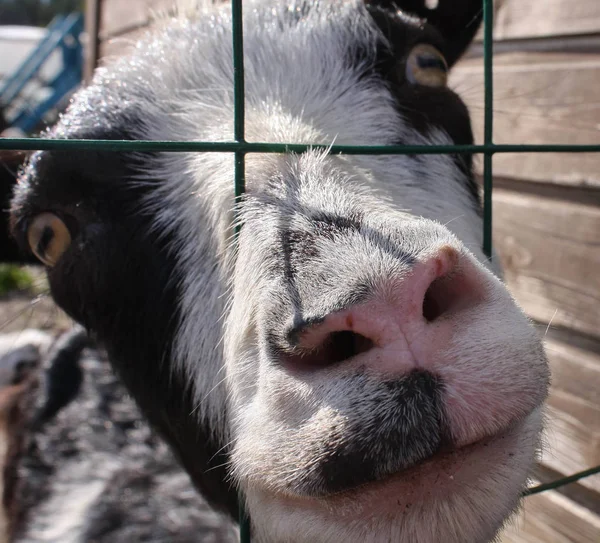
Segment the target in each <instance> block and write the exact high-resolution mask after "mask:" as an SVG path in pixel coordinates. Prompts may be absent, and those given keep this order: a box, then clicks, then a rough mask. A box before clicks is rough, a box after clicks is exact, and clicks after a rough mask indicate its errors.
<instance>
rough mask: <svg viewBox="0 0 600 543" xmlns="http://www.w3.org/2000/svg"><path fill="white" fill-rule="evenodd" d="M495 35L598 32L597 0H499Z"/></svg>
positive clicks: (521, 35) (554, 34)
mask: <svg viewBox="0 0 600 543" xmlns="http://www.w3.org/2000/svg"><path fill="white" fill-rule="evenodd" d="M495 4H496V6H495V7H496V9H495V24H494V38H495V39H498V40H507V39H512V38H531V37H546V36H568V35H578V34H592V33H596V32H600V2H598V0H499V1H496V2H495Z"/></svg>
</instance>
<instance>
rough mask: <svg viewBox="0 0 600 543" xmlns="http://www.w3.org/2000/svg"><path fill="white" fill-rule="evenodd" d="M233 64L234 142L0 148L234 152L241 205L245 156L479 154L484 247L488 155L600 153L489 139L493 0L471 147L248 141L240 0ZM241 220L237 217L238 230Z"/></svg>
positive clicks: (245, 523) (1, 144) (62, 142)
mask: <svg viewBox="0 0 600 543" xmlns="http://www.w3.org/2000/svg"><path fill="white" fill-rule="evenodd" d="M231 6H232V34H233V66H234V140H235V141H223V142H214V141H165V140H136V141H133V140H103V139H47V138H0V150H14V151H44V150H45V151H77V150H79V151H109V152H175V153H177V152H206V153H233V154H234V156H235V201H236V204H239V202H240V201H241V198H242V196H243V193H244V190H245V156H246V154H248V153H278V154H286V153H304V152H306V151H309V150H318V151H322V152H326V153H328V154H331V155H433V154H459V153H472V154H482V155H483V157H484V172H483V177H484V202H483V204H484V236H483V238H484V251H485V253H486V255H488V257H489V256H490V255H491V250H492V237H491V236H492V214H491V209H492V179H493V172H492V158H493V155H495V154H497V153H600V144H588V145H569V144H549V145H548V144H497V143H494V142H493V81H492V77H493V64H492V59H493V50H492V47H493V32H492V31H493V20H492V18H493V1H492V0H483V9H484V81H485V97H484V103H485V105H484V143H483V144H474V145H326V144H314V143H307V144H302V143H268V142H247V141H246V140H245V130H244V110H245V104H244V99H245V98H244V96H245V93H244V60H243V31H242V20H243V19H242V0H232V2H231ZM238 232H239V221H236V234H237V233H238ZM598 473H600V466H596V467H594V468H590V469H587V470H585V471H581V472H579V473H575V474H573V475H570V476H568V477H563V478H560V479H557V480H555V481H552V482H550V483H544V484H540V485H537V486H534V487H530V488H528V489H526V490H525V491H524V492H523V493H522V495H523V496H524V497H526V496H531V495H533V494H538V493H540V492H544V491H547V490H552V489H556V488H559V487H561V486H564V485H567V484H570V483H574V482H576V481H579V480H581V479H583V478H586V477H591V476H592V475H596V474H598ZM243 502H244V500H243V498H241V497H240V515H239V520H240V541H241V543H249V542H250V521H249V518H248V516H247V515H246V512H245V510H244V507H243Z"/></svg>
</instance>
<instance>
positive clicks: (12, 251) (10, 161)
mask: <svg viewBox="0 0 600 543" xmlns="http://www.w3.org/2000/svg"><path fill="white" fill-rule="evenodd" d="M26 158H27V154H26V153H22V152H20V151H0V262H13V263H18V264H25V263H28V264H37V263H38V262H37V260H36V259H35V258H33V257H32V256H31V255H24V254H23V253H22V251H21V250H20V249H19V247H18V245H17V243H16V242H15V240H14V239H13V238H12V236H11V235H10V233H9V211H8V210H9V208H10V200H11V198H12V194H13V190H14V188H15V185H16V183H17V171H18V170H19V168H20V167H21V165H22V164H23V162H24V161H25V159H26Z"/></svg>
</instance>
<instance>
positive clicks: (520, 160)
mask: <svg viewBox="0 0 600 543" xmlns="http://www.w3.org/2000/svg"><path fill="white" fill-rule="evenodd" d="M599 5H600V2H599ZM450 86H451V88H453V89H454V90H455V91H456V92H458V94H459V95H461V97H462V98H463V99H464V100H465V102H466V103H467V105H468V107H469V110H470V112H471V116H472V123H473V130H474V134H475V140H476V142H478V143H481V142H483V113H484V110H483V106H484V99H483V86H484V80H483V64H482V61H481V59H466V60H464V61H462V62H461V63H459V65H457V67H456V68H455V70H454V71H453V73H452V74H451V78H450ZM598 88H600V54H596V55H579V54H564V53H546V54H542V53H509V54H504V55H496V56H495V58H494V142H495V143H510V144H526V143H527V144H553V143H557V144H600V93H599V92H598ZM480 163H481V161H480ZM494 170H495V173H496V174H497V175H501V176H506V177H513V178H519V179H528V180H534V181H541V182H552V183H561V184H569V185H574V186H594V187H598V188H600V154H591V153H590V154H576V153H567V154H560V153H543V154H498V155H496V156H495V159H494Z"/></svg>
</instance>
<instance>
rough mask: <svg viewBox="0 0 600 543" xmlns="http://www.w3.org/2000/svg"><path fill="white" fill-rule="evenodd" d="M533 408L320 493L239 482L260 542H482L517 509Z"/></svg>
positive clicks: (536, 431) (535, 445)
mask: <svg viewBox="0 0 600 543" xmlns="http://www.w3.org/2000/svg"><path fill="white" fill-rule="evenodd" d="M541 428H542V414H541V408H540V409H537V410H535V411H534V412H533V413H531V414H530V415H529V416H528V417H527V418H526V419H524V420H523V421H521V422H519V423H518V424H516V425H514V426H513V427H512V428H510V429H509V430H507V431H505V432H503V433H501V434H499V435H497V436H494V437H493V438H489V439H486V440H482V441H479V442H477V443H475V444H472V445H469V446H467V447H463V448H461V449H459V450H455V451H452V452H446V453H443V454H438V455H436V456H434V457H432V458H430V459H429V460H427V461H425V462H423V463H421V464H419V465H418V466H415V467H412V468H410V469H408V470H405V471H403V472H401V473H398V474H396V475H393V476H391V477H389V478H387V479H385V480H382V481H378V482H374V483H369V484H366V485H363V486H361V487H359V488H356V489H353V490H351V491H347V492H344V493H340V494H336V495H333V496H330V497H327V498H319V499H316V498H315V499H310V498H306V497H298V496H291V495H282V494H276V493H272V492H268V491H265V490H264V489H261V488H257V487H254V486H252V487H250V488H247V489H246V494H247V506H248V509H249V512H250V515H251V517H252V519H253V534H254V538H255V540H256V541H259V542H260V543H284V542H290V543H291V542H295V543H308V542H310V543H321V542H323V543H325V542H332V543H333V542H335V543H339V542H340V541H362V542H367V543H383V542H388V541H394V542H397V543H405V542H406V543H408V542H411V543H413V542H416V541H418V542H420V543H430V542H431V543H436V542H439V541H444V543H484V542H489V541H491V540H493V539H494V537H495V535H496V534H497V532H498V531H499V530H500V528H501V527H502V526H503V524H504V523H505V521H506V519H507V518H508V517H509V516H510V515H511V514H512V513H513V512H514V511H515V510H516V509H517V507H518V505H519V501H520V495H521V492H522V491H523V489H524V486H525V483H526V481H527V477H528V475H529V472H530V469H531V467H532V465H533V463H534V461H535V459H536V455H537V452H538V450H539V436H540V432H541Z"/></svg>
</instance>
